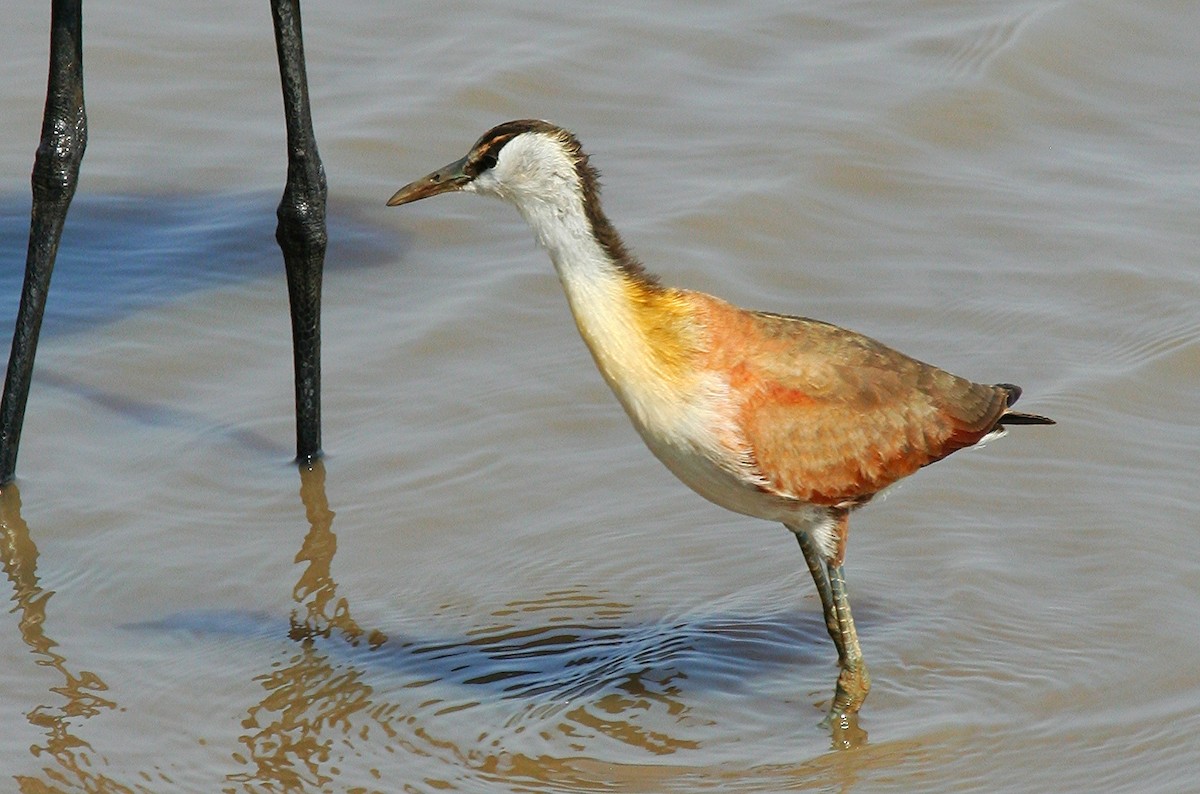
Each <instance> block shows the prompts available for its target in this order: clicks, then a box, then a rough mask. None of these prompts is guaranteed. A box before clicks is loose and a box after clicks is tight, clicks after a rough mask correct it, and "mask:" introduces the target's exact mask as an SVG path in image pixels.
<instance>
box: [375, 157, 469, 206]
mask: <svg viewBox="0 0 1200 794" xmlns="http://www.w3.org/2000/svg"><path fill="white" fill-rule="evenodd" d="M466 165H467V158H465V157H464V158H462V159H461V160H455V161H454V162H453V163H450V164H449V165H447V166H444V167H442V168H439V169H438V170H436V171H434V172H433V173H432V174H429V175H428V176H423V177H421V178H420V179H418V180H417V181H415V182H410V183H409V184H407V185H405V186H404V187H402V188H400V189H399V190H397V191H396V193H395V195H393V196H392V197H391V198H390V199H388V202H387V205H388V206H389V207H399V206H400V205H401V204H408V203H409V202H413V201H420V200H421V199H423V198H429V197H430V196H436V195H437V194H439V193H449V192H450V191H452V190H462V188H463V186H464V185H466V184H467V183H468V182H470V181H471V177H470V176H468V175H467V173H466V171H465V170H464V169H465V168H466Z"/></svg>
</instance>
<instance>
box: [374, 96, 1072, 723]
mask: <svg viewBox="0 0 1200 794" xmlns="http://www.w3.org/2000/svg"><path fill="white" fill-rule="evenodd" d="M451 191H465V192H468V193H479V194H482V195H488V196H498V197H500V198H502V199H505V200H507V201H509V202H510V203H512V204H514V205H516V208H517V210H518V211H520V213H521V215H522V216H524V218H525V220H526V221H527V222H528V223H529V225H530V226H532V227H533V231H534V234H535V235H536V236H537V239H538V242H540V243H541V244H542V245H543V246H544V247H545V248H546V250H547V251H549V253H550V259H551V261H552V262H553V263H554V267H555V269H556V270H557V271H558V276H559V279H560V280H561V282H562V285H563V289H564V290H565V291H566V294H567V301H568V302H569V303H570V306H571V312H572V314H573V315H574V317H575V322H576V324H577V325H578V327H579V332H580V333H581V334H582V335H583V339H584V342H585V343H586V344H587V346H588V349H590V350H591V352H592V356H593V357H594V358H595V360H596V365H597V366H598V367H599V368H600V373H601V374H602V375H603V376H604V379H605V380H606V381H607V382H608V385H609V386H611V387H612V390H613V391H614V392H615V393H616V395H617V399H618V400H620V402H621V405H623V406H624V407H625V411H626V412H627V413H628V414H629V418H630V419H631V420H632V421H633V425H634V427H636V428H637V431H638V433H640V434H641V436H642V438H643V440H645V442H646V445H647V446H648V447H650V451H651V452H653V453H654V455H655V456H656V457H657V458H658V459H659V460H661V461H662V462H663V463H664V464H665V465H666V467H667V468H668V469H670V470H671V471H672V472H674V473H675V475H676V476H677V477H679V479H681V480H683V481H684V482H685V483H686V484H687V485H689V486H690V487H691V488H692V489H693V490H695V491H696V492H697V493H699V494H700V495H701V496H704V497H706V498H707V499H709V500H711V501H713V502H715V503H716V504H718V505H721V506H722V507H725V508H728V509H730V510H733V511H735V512H738V513H744V514H746V515H750V516H757V517H758V518H765V519H768V520H773V521H781V522H783V524H784V526H786V527H787V528H788V529H789V530H791V531H792V532H793V533H795V535H796V538H797V540H798V541H799V542H800V548H801V549H802V550H803V552H804V558H805V560H806V561H807V563H808V568H809V571H810V572H811V573H812V577H813V581H814V582H815V583H816V586H817V592H818V594H819V595H820V597H821V605H822V607H823V608H824V611H825V625H826V627H827V628H828V629H829V635H830V636H831V637H832V638H833V643H834V645H835V646H837V651H838V661H839V665H840V667H841V672H840V674H839V675H838V681H837V688H836V691H835V693H834V699H833V703H832V705H831V707H830V712H829V715H830V719H831V720H838V721H844V720H845V719H846V717H847V715H851V714H853V713H855V712H857V711H858V709H859V707H860V706H861V705H862V702H863V700H864V699H865V698H866V696H867V691H868V689H869V688H870V678H869V676H868V675H867V669H866V665H865V664H864V663H863V658H862V651H861V649H860V648H859V644H858V636H857V634H856V632H855V629H854V619H853V618H852V617H851V614H850V603H849V600H848V599H847V596H846V580H845V576H844V575H843V572H842V560H843V558H844V556H845V552H846V537H847V531H848V523H847V519H848V517H849V514H850V511H852V510H854V509H856V508H858V507H861V506H863V505H864V504H866V503H867V502H868V501H870V499H871V497H873V496H874V495H875V494H877V493H879V491H881V490H882V489H884V488H886V487H888V486H889V485H891V484H892V483H894V482H896V481H897V480H899V479H901V478H902V477H906V476H908V475H909V474H912V473H913V472H915V471H916V470H917V469H919V468H921V467H922V466H926V465H928V464H930V463H933V462H934V461H937V460H941V459H942V458H944V457H946V456H947V455H949V454H950V453H951V452H954V451H955V450H959V449H962V448H963V447H969V446H973V445H975V444H978V443H980V442H982V441H985V440H987V439H991V438H994V437H996V436H998V435H1000V434H1002V433H1003V432H1004V425H1006V424H1037V425H1048V424H1054V422H1053V421H1052V420H1050V419H1047V418H1046V417H1044V416H1036V415H1033V414H1025V413H1018V412H1015V411H1013V410H1011V408H1010V406H1011V405H1012V404H1013V403H1014V402H1016V400H1017V397H1019V396H1020V394H1021V390H1020V389H1019V388H1018V387H1016V386H1013V385H1010V384H1005V383H1001V384H996V385H991V386H989V385H984V384H979V383H972V382H971V381H968V380H964V379H963V378H959V377H957V376H955V375H951V374H950V373H948V372H945V371H943V370H940V369H938V368H936V367H933V366H930V365H929V364H925V363H923V362H920V361H917V360H915V359H912V358H909V357H908V356H906V355H904V354H903V353H899V352H897V351H895V350H892V349H891V348H889V347H887V346H885V345H883V344H880V343H879V342H876V341H875V340H873V339H869V338H868V337H865V336H862V335H861V334H857V333H854V332H853V331H847V330H845V329H842V328H838V327H837V326H834V325H830V324H828V323H823V322H819V321H817V320H809V319H806V318H803V317H790V316H786V315H781V314H771V313H767V312H756V311H749V310H746V309H741V308H738V307H737V306H733V305H731V304H729V303H726V302H725V301H723V300H721V299H719V298H715V297H713V296H711V295H706V294H704V293H702V292H692V291H689V290H682V289H675V288H672V287H666V286H663V285H662V284H660V283H659V282H658V280H657V279H656V278H655V277H654V276H652V275H650V274H649V273H647V272H646V271H645V270H644V269H643V268H642V266H641V264H640V263H639V262H638V261H637V260H636V259H634V258H633V257H632V256H631V255H630V254H629V252H628V250H626V248H625V245H624V243H622V241H621V238H620V236H619V235H618V234H617V231H616V229H614V228H613V227H612V224H611V223H609V221H608V218H607V217H605V215H604V212H603V211H602V210H601V208H600V195H599V184H598V181H597V173H596V171H595V169H594V168H592V166H591V165H590V164H589V162H588V157H587V155H586V154H584V153H583V150H582V149H581V148H580V145H579V141H578V140H577V139H576V138H575V136H574V135H572V134H571V133H570V132H568V131H567V130H564V129H562V128H561V127H557V126H555V125H553V124H550V123H548V122H545V121H536V120H528V119H527V120H521V121H510V122H507V123H505V124H501V125H499V126H497V127H494V128H492V129H491V130H488V131H487V132H486V133H484V135H483V137H481V138H480V139H479V140H478V141H477V142H476V143H475V145H474V146H472V147H471V149H470V151H469V152H467V156H466V157H463V158H462V159H461V160H456V161H455V162H453V163H451V164H449V165H447V166H445V167H444V168H440V169H438V170H437V171H434V172H433V173H431V174H429V175H428V176H426V177H423V178H421V179H418V180H417V181H415V182H413V183H411V184H409V185H406V186H405V187H402V188H400V190H398V191H397V192H396V194H395V195H393V196H392V197H391V199H390V200H389V201H388V205H389V206H393V207H394V206H398V205H400V204H407V203H409V202H412V201H417V200H419V199H423V198H428V197H429V196H435V195H437V194H439V193H449V192H451Z"/></svg>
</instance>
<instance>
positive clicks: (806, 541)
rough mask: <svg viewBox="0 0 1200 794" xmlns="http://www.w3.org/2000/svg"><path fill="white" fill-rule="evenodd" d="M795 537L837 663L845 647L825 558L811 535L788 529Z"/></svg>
mask: <svg viewBox="0 0 1200 794" xmlns="http://www.w3.org/2000/svg"><path fill="white" fill-rule="evenodd" d="M788 529H791V530H792V532H793V533H794V534H795V535H796V542H797V543H799V544H800V551H802V552H804V561H805V562H806V563H808V572H809V573H811V574H812V578H813V584H815V585H816V586H817V595H818V596H820V597H821V609H822V610H823V611H824V612H825V629H826V630H827V631H828V632H829V637H830V639H832V640H833V644H834V647H836V648H837V652H838V661H839V662H840V661H841V660H842V659H844V658H845V657H846V646H845V644H844V642H843V639H842V632H841V630H840V628H839V626H838V621H837V609H836V607H835V605H834V601H833V590H832V589H831V588H830V586H829V576H828V574H826V572H825V558H824V556H823V555H822V554H821V550H820V549H819V548H817V544H816V542H815V541H814V540H813V538H812V535H810V534H808V533H807V532H805V531H804V530H802V529H793V528H792V527H788Z"/></svg>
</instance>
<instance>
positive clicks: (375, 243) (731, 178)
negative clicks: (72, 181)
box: [0, 0, 1200, 792]
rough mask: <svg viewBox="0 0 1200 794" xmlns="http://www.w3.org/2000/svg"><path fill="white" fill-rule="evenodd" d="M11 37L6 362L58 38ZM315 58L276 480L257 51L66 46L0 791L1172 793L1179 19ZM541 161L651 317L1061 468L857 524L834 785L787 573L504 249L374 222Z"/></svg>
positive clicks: (638, 29)
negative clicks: (608, 230)
mask: <svg viewBox="0 0 1200 794" xmlns="http://www.w3.org/2000/svg"><path fill="white" fill-rule="evenodd" d="M11 5H12V7H11V8H9V9H7V10H6V12H5V25H4V26H3V29H2V30H0V46H2V48H3V52H4V53H5V57H4V59H3V62H2V63H0V75H2V77H0V119H2V121H3V123H2V124H0V179H2V180H3V181H2V182H0V299H2V308H3V313H4V314H3V317H0V320H2V323H0V327H2V328H3V329H4V331H3V333H5V334H7V333H8V329H9V328H11V317H12V316H13V314H15V309H16V300H17V292H18V290H19V284H20V274H21V269H22V267H23V262H24V252H25V234H26V230H27V224H28V203H29V192H28V174H29V169H30V166H31V164H32V159H33V153H34V149H35V147H36V140H37V134H38V129H39V126H40V116H41V110H42V102H43V96H44V94H43V92H44V90H45V73H46V57H47V56H46V41H47V30H48V20H49V9H48V6H49V4H48V3H41V2H38V3H34V2H28V3H14V4H11ZM305 14H306V16H305V32H306V35H307V44H308V55H309V77H310V81H311V84H312V94H313V101H314V116H315V123H316V128H317V134H318V137H319V142H320V149H321V153H322V155H323V157H324V159H325V163H326V167H327V171H328V176H329V184H330V191H331V208H332V217H331V244H330V250H329V262H328V266H327V273H326V286H325V304H324V305H325V315H324V317H325V327H324V367H325V371H324V385H325V402H324V416H325V422H326V424H325V428H324V442H325V448H326V451H327V452H328V457H327V458H326V459H325V461H324V464H323V466H321V467H319V468H318V469H316V470H314V471H311V472H298V471H297V470H296V468H295V467H294V466H293V465H292V464H291V463H290V462H289V461H290V457H291V455H292V443H293V416H292V394H291V388H292V387H291V354H290V347H289V345H290V335H289V328H288V318H287V308H286V307H287V302H286V295H285V287H284V280H283V271H282V263H281V260H280V257H279V254H278V251H277V249H276V248H275V247H274V241H273V233H274V220H273V212H274V206H275V204H276V202H277V201H278V195H279V192H280V190H281V187H282V180H283V175H284V169H285V161H284V145H283V125H282V117H281V103H280V99H279V94H278V84H277V81H278V72H277V67H276V65H275V63H274V51H273V43H272V38H271V31H270V15H269V13H268V8H267V4H266V3H265V2H255V3H245V2H230V1H229V0H222V1H221V2H212V3H183V2H178V1H177V0H176V2H165V1H150V0H133V1H131V2H125V3H121V4H99V3H97V4H89V5H88V6H87V7H86V8H85V27H86V34H85V36H86V40H85V63H86V69H87V100H88V109H89V113H90V119H91V140H90V144H89V148H88V153H87V157H86V159H85V160H84V165H83V176H82V180H81V183H80V187H79V192H78V194H77V198H76V201H75V204H74V206H73V208H72V210H71V215H70V218H69V220H68V225H67V232H66V235H65V238H64V242H63V248H62V252H61V255H60V260H59V265H58V268H57V270H56V272H55V276H54V285H53V289H52V291H51V295H50V303H51V306H50V311H49V314H48V317H47V320H46V326H45V332H44V337H43V341H42V346H41V349H40V351H39V358H38V370H37V376H36V378H35V382H34V388H33V394H32V397H31V401H30V406H29V412H28V419H27V424H26V431H25V436H24V441H23V446H22V450H21V460H20V466H19V472H18V473H19V479H18V482H17V487H16V488H7V489H5V491H4V493H3V498H2V500H0V525H2V527H3V531H4V533H5V537H4V541H5V542H4V543H3V544H2V545H0V549H2V551H3V559H2V562H3V569H4V572H5V574H6V577H7V584H8V592H9V599H10V600H9V604H10V608H9V610H8V612H7V614H6V615H5V616H4V619H3V620H2V621H0V759H2V763H0V790H13V791H21V792H42V791H89V792H124V791H136V792H173V791H189V792H193V791H194V792H215V791H227V792H276V791H330V792H368V791H381V792H394V791H414V792H435V791H443V790H454V791H471V792H492V791H525V792H528V791H539V792H541V791H545V792H550V791H553V792H563V791H627V792H643V791H676V792H682V791H764V792H765V791H783V790H820V791H839V792H841V791H871V792H877V791H885V792H886V791H894V792H911V791H955V792H957V791H988V792H996V791H1089V792H1091V791H1137V792H1143V791H1161V792H1176V791H1187V790H1193V791H1194V790H1197V789H1198V788H1200V784H1198V783H1197V782H1196V781H1197V777H1196V775H1197V771H1196V770H1197V769H1198V768H1200V738H1198V737H1200V662H1198V660H1200V518H1198V514H1197V508H1196V501H1195V499H1196V490H1197V486H1198V485H1200V476H1198V473H1197V469H1198V466H1197V448H1198V447H1200V422H1198V421H1197V405H1198V404H1200V258H1198V255H1197V250H1198V245H1197V243H1198V242H1200V235H1198V233H1197V219H1198V218H1200V170H1198V169H1197V163H1198V162H1200V143H1198V141H1200V77H1198V75H1200V37H1197V35H1196V31H1197V30H1198V29H1200V9H1198V7H1197V6H1196V4H1193V3H1158V4H1145V3H1134V2H1082V1H1078V2H1076V1H1066V2H1045V0H1026V1H1024V2H1022V1H1021V0H1018V1H1017V2H983V1H982V0H973V1H971V2H954V3H951V2H924V1H921V2H917V1H915V0H908V1H905V2H899V3H895V2H891V3H884V2H862V3H850V4H847V3H841V2H829V1H827V2H813V3H802V4H797V3H791V2H789V3H782V2H780V3H763V4H757V5H747V4H726V3H699V4H693V3H688V4H685V3H669V2H668V3H649V4H646V3H629V2H616V3H607V4H593V3H558V4H530V3H519V2H495V3H485V4H469V3H459V2H450V3H431V2H426V3H407V4H395V3H384V2H359V3H350V4H334V3H328V4H318V3H310V4H309V5H308V6H306V8H305ZM529 116H535V117H543V118H549V119H552V120H554V121H556V122H558V123H560V124H563V125H564V126H567V127H570V128H572V129H573V130H575V131H576V132H577V133H578V135H579V136H580V138H581V139H582V140H583V142H584V145H585V147H586V148H587V149H588V151H589V152H590V153H591V154H592V156H593V158H594V162H596V163H597V164H598V165H599V167H600V168H601V169H602V171H603V172H604V175H605V186H606V192H605V199H606V207H607V210H608V213H609V215H610V216H611V218H612V219H613V221H614V223H615V224H616V225H617V227H618V228H619V229H620V230H621V231H622V232H623V234H624V236H625V238H626V241H627V242H628V243H629V245H630V246H631V247H632V248H633V250H634V251H635V252H636V253H637V254H638V255H639V256H640V257H641V258H642V259H643V260H644V261H645V262H646V264H647V266H648V267H649V268H650V269H651V270H653V271H655V272H657V273H658V274H659V275H661V276H662V277H663V279H664V280H665V281H666V282H668V283H672V284H678V285H682V286H687V287H691V288H695V289H702V290H706V291H709V292H714V293H716V294H719V295H721V296H723V297H725V298H728V299H730V300H732V301H734V302H737V303H739V304H742V305H746V306H752V307H755V308H761V309H769V310H773V311H783V312H789V313H796V314H804V315H807V316H813V317H819V318H821V319H825V320H829V321H832V322H836V323H838V324H841V325H846V326H849V327H852V328H855V329H857V330H860V331H863V332H865V333H868V334H870V335H872V336H875V337H876V338H879V339H881V340H884V341H886V342H888V343H890V344H892V345H894V346H896V347H898V348H900V349H902V350H904V351H906V352H908V353H910V354H913V355H916V356H917V357H919V358H922V359H925V360H927V361H931V362H933V363H936V364H939V365H941V366H943V367H946V368H948V369H951V370H953V371H956V372H959V373H961V374H963V375H966V376H969V377H972V378H974V379H977V380H987V381H1012V382H1016V383H1020V384H1021V385H1022V386H1023V387H1024V388H1025V397H1024V400H1023V403H1022V406H1023V407H1025V408H1027V409H1028V410H1032V411H1036V412H1040V413H1046V414H1049V415H1052V416H1053V417H1055V418H1056V419H1057V420H1058V421H1059V424H1058V425H1057V426H1056V427H1054V428H1017V429H1016V430H1015V431H1014V432H1013V433H1011V434H1010V436H1009V437H1008V438H1006V439H1004V440H1002V441H999V442H996V443H993V444H989V445H988V446H987V448H986V449H983V450H979V451H970V452H964V453H960V454H958V455H955V456H953V457H952V458H950V459H949V460H947V461H945V462H943V463H941V464H939V465H937V466H934V467H931V468H930V469H927V470H925V471H923V472H921V473H920V474H918V475H916V476H915V477H913V478H912V479H910V480H908V481H906V482H905V483H904V484H903V485H902V486H900V487H898V488H896V489H895V490H893V491H891V492H890V493H889V494H888V495H887V498H886V499H881V500H879V501H877V502H876V503H874V504H872V505H871V506H870V507H868V508H867V509H864V510H862V511H860V512H859V513H858V514H856V517H855V520H854V522H853V523H852V532H851V541H850V548H849V555H848V559H847V574H848V577H849V584H850V588H851V591H852V597H853V600H854V603H855V607H856V616H857V617H858V625H859V631H860V635H861V638H862V644H863V649H864V652H865V654H866V657H867V661H868V663H869V665H870V667H871V672H872V675H873V679H874V689H873V690H872V693H871V697H870V698H869V700H868V701H867V704H866V707H865V709H864V711H863V714H862V719H861V723H860V726H861V728H862V729H863V730H865V731H866V737H865V738H864V739H863V740H862V741H861V742H860V743H859V744H858V746H856V747H854V748H853V749H848V750H842V749H835V748H834V747H833V746H832V741H831V737H830V734H829V733H828V732H827V731H825V730H823V729H821V728H820V727H818V722H819V720H820V718H821V714H822V712H821V709H822V707H823V706H824V705H825V704H826V703H827V700H828V697H829V695H830V693H831V691H832V685H833V681H834V677H835V673H836V669H835V663H834V654H833V650H832V647H831V645H830V643H829V639H828V637H827V636H826V635H825V633H824V629H823V626H822V623H821V619H820V607H819V604H818V602H817V600H816V598H815V595H814V593H813V589H812V584H811V581H810V580H809V577H808V574H807V571H806V570H805V567H804V564H803V560H802V558H801V556H800V554H799V552H798V550H797V549H796V546H795V543H794V542H793V540H792V539H791V538H790V537H788V535H787V533H786V532H785V531H784V530H783V529H782V528H781V527H778V526H773V525H770V524H767V523H764V522H759V521H755V520H753V519H749V518H744V517H740V516H735V515H732V514H729V513H726V512H724V511H722V510H721V509H719V508H716V507H714V506H712V505H710V504H708V503H706V502H705V501H703V500H702V499H700V498H699V497H697V496H695V495H694V494H692V493H691V492H690V491H688V490H687V489H686V488H685V487H684V486H682V485H680V484H679V483H677V482H676V481H674V480H673V479H672V477H671V476H670V475H669V474H668V473H667V472H666V471H665V470H664V469H663V468H662V467H661V466H660V465H659V464H658V462H657V461H655V460H654V459H653V458H652V457H651V455H650V454H649V453H648V452H647V451H646V450H645V449H644V448H643V447H642V445H641V442H640V441H639V439H638V438H637V436H636V435H635V434H634V432H633V431H632V429H631V428H630V427H629V426H628V423H627V421H626V419H625V417H624V416H623V414H622V413H621V410H620V408H619V407H618V405H617V403H616V401H615V400H614V399H613V398H612V396H611V395H610V394H609V393H608V391H607V389H606V387H605V385H604V383H603V382H602V381H601V379H600V377H599V375H598V374H597V373H596V371H595V369H594V367H593V365H592V363H591V361H590V360H589V358H588V356H587V352H586V350H585V348H584V346H583V344H582V343H581V342H580V340H579V338H578V336H577V334H576V332H575V330H574V327H573V325H572V323H571V320H570V316H569V314H568V311H567V308H566V304H565V301H564V300H563V298H562V295H561V294H560V289H559V287H558V284H557V282H556V280H555V278H554V275H553V273H552V270H551V268H550V265H549V263H548V261H547V258H546V256H545V255H544V254H543V253H542V252H540V251H538V250H537V249H536V248H535V247H534V245H533V243H532V241H531V238H530V234H529V232H528V230H527V229H526V228H525V227H524V225H523V223H522V222H521V221H520V219H519V218H518V217H517V215H516V213H515V212H513V211H512V209H511V208H510V207H506V206H503V205H501V204H499V203H489V202H484V201H481V200H479V199H475V198H472V197H467V196H461V197H443V198H441V199H439V200H436V201H430V202H428V203H423V204H420V205H416V206H413V207H406V208H403V209H400V210H390V209H388V208H386V207H385V206H384V201H385V200H386V199H387V198H388V197H389V196H390V195H391V194H392V192H393V191H394V190H395V189H396V188H397V187H399V186H400V185H401V184H403V183H405V182H407V181H409V180H410V179H412V178H414V177H416V176H419V175H421V174H424V173H426V172H427V171H428V170H430V169H431V168H433V167H436V166H440V165H442V164H443V163H446V162H449V161H450V160H452V159H455V158H457V157H459V156H461V154H462V153H463V152H464V151H465V149H466V147H467V146H468V145H469V144H470V143H471V142H472V141H473V140H474V139H475V138H476V137H477V136H478V135H479V134H480V133H481V132H483V131H484V130H485V129H487V128H488V127H490V126H491V125H493V124H495V123H497V122H500V121H503V120H506V119H509V118H520V117H529ZM0 343H2V340H0ZM4 349H5V350H7V345H4ZM1017 431H1020V432H1017ZM18 489H19V493H18Z"/></svg>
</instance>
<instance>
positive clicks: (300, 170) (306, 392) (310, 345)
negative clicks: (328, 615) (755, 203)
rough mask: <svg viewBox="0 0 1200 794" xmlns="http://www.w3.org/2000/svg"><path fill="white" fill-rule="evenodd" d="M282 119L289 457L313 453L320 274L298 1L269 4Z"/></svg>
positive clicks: (321, 186)
mask: <svg viewBox="0 0 1200 794" xmlns="http://www.w3.org/2000/svg"><path fill="white" fill-rule="evenodd" d="M271 16H272V18H273V19H274V22H275V47H276V50H277V51H278V53H279V76H280V81H281V82H282V84H283V113H284V118H285V119H286V121H287V142H288V173H287V184H286V185H285V187H284V190H283V199H282V200H281V201H280V202H279V210H278V213H277V214H278V217H279V226H278V227H277V228H276V230H275V239H276V240H277V241H278V242H279V247H280V249H281V250H282V251H283V262H284V266H285V267H286V269H287V283H288V299H289V301H290V303H291V309H292V345H293V350H294V355H295V362H296V458H297V459H298V460H299V461H301V462H304V461H312V460H315V459H316V458H319V457H320V456H321V271H322V268H323V267H324V264H325V244H326V241H327V239H328V238H327V234H326V232H325V194H326V188H325V169H324V167H323V166H322V165H321V157H320V155H319V154H317V140H316V136H315V135H314V134H313V127H312V112H311V111H310V109H309V104H308V77H307V75H306V74H305V71H304V41H303V38H302V35H301V31H300V0H271Z"/></svg>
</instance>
